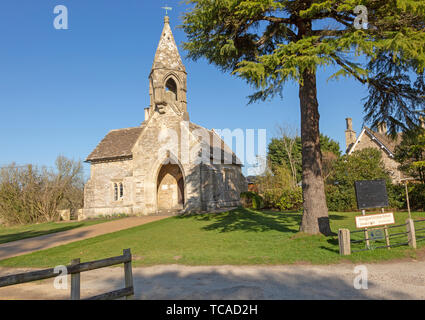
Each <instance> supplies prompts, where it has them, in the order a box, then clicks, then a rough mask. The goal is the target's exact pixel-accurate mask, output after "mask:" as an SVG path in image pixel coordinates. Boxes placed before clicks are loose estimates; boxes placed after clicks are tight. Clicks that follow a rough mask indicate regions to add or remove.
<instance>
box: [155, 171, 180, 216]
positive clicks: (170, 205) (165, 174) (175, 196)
mask: <svg viewBox="0 0 425 320" xmlns="http://www.w3.org/2000/svg"><path fill="white" fill-rule="evenodd" d="M184 200H185V199H184V179H183V173H182V171H181V169H180V167H179V166H178V165H177V164H165V165H162V167H161V169H160V170H159V174H158V179H157V201H158V202H157V203H158V210H159V211H170V210H182V209H183V206H184Z"/></svg>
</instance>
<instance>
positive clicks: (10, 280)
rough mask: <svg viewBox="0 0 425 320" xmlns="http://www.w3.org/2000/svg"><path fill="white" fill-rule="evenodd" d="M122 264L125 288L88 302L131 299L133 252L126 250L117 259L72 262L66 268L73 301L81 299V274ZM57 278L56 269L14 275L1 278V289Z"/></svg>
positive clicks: (132, 288)
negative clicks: (69, 276) (69, 277)
mask: <svg viewBox="0 0 425 320" xmlns="http://www.w3.org/2000/svg"><path fill="white" fill-rule="evenodd" d="M121 263H123V264H124V281H125V288H124V289H120V290H115V291H112V292H108V293H104V294H101V295H98V296H95V297H91V298H89V299H88V300H110V299H118V298H123V297H126V298H127V299H131V298H132V296H133V295H134V286H133V273H132V267H131V251H130V249H125V250H123V255H121V256H117V257H112V258H107V259H102V260H97V261H90V262H84V263H80V259H74V260H72V262H71V264H70V265H69V266H66V269H67V272H68V274H70V275H71V300H79V299H80V273H81V272H85V271H90V270H96V269H100V268H105V267H110V266H114V265H117V264H121ZM57 276H58V273H56V272H55V269H54V268H51V269H45V270H39V271H32V272H26V273H19V274H14V275H10V276H5V277H0V288H2V287H7V286H12V285H16V284H22V283H26V282H32V281H38V280H45V279H49V278H55V277H57Z"/></svg>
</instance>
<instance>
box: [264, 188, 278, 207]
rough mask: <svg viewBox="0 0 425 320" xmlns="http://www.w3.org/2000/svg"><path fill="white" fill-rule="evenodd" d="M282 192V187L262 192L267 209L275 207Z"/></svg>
mask: <svg viewBox="0 0 425 320" xmlns="http://www.w3.org/2000/svg"><path fill="white" fill-rule="evenodd" d="M281 194H282V189H277V188H276V189H268V190H265V191H264V193H263V199H264V206H265V207H266V208H269V209H277V208H278V207H277V203H278V202H279V198H280V196H281Z"/></svg>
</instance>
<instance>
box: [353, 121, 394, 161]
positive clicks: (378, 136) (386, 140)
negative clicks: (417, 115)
mask: <svg viewBox="0 0 425 320" xmlns="http://www.w3.org/2000/svg"><path fill="white" fill-rule="evenodd" d="M364 133H366V134H367V135H368V136H369V137H370V138H372V140H374V141H375V142H376V143H377V144H378V145H380V146H381V148H383V149H384V150H385V151H386V152H387V153H388V154H389V155H390V156H394V152H395V148H396V147H397V146H398V145H399V144H400V142H401V140H402V134H401V133H398V134H397V136H396V137H395V138H394V139H393V138H391V137H390V136H388V135H385V134H382V133H380V132H376V131H373V130H371V129H370V128H368V127H366V126H364V127H363V130H362V132H361V133H360V135H359V136H358V138H357V140H356V142H355V143H354V144H353V145H352V146H351V147H350V148H349V150H347V154H351V153H352V152H353V151H354V150H355V148H356V146H357V144H358V143H359V142H360V140H361V139H362V137H363V134H364Z"/></svg>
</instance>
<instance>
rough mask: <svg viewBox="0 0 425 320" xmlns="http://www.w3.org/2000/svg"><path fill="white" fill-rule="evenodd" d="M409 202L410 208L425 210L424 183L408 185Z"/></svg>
mask: <svg viewBox="0 0 425 320" xmlns="http://www.w3.org/2000/svg"><path fill="white" fill-rule="evenodd" d="M409 202H410V208H411V209H412V210H425V184H414V185H410V186H409Z"/></svg>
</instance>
